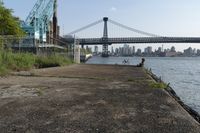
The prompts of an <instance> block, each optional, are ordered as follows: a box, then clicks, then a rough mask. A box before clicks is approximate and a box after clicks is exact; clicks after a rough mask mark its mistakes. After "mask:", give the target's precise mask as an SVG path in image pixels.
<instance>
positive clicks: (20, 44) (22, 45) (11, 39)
mask: <svg viewBox="0 0 200 133" xmlns="http://www.w3.org/2000/svg"><path fill="white" fill-rule="evenodd" d="M54 42H56V45H55V44H50V43H46V42H39V41H38V40H36V39H35V38H33V37H24V36H0V49H9V50H12V51H13V52H31V53H34V54H37V55H53V54H60V55H63V56H67V57H69V58H72V59H73V56H74V50H73V43H71V44H70V43H66V42H64V41H62V40H58V39H54Z"/></svg>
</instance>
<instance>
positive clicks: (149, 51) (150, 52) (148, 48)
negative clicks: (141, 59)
mask: <svg viewBox="0 0 200 133" xmlns="http://www.w3.org/2000/svg"><path fill="white" fill-rule="evenodd" d="M152 52H153V51H152V47H150V46H148V47H147V48H145V49H144V53H145V54H148V55H150V54H152Z"/></svg>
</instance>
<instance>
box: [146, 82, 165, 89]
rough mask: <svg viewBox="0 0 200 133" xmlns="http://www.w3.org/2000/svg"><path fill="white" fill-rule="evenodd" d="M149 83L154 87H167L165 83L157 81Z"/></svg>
mask: <svg viewBox="0 0 200 133" xmlns="http://www.w3.org/2000/svg"><path fill="white" fill-rule="evenodd" d="M149 85H150V87H151V88H153V89H165V88H166V87H167V85H166V84H165V83H157V82H151V83H150V84H149Z"/></svg>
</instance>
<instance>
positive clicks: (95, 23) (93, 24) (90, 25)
mask: <svg viewBox="0 0 200 133" xmlns="http://www.w3.org/2000/svg"><path fill="white" fill-rule="evenodd" d="M101 22H103V21H102V20H98V21H96V22H93V23H91V24H89V25H86V26H84V27H82V28H80V29H77V30H75V31H72V32H70V33H68V34H67V35H73V34H75V33H78V32H81V31H83V30H85V29H88V28H90V27H92V26H95V25H97V24H99V23H101Z"/></svg>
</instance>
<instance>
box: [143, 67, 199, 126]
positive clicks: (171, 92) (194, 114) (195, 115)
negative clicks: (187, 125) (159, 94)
mask: <svg viewBox="0 0 200 133" xmlns="http://www.w3.org/2000/svg"><path fill="white" fill-rule="evenodd" d="M145 70H146V71H147V73H148V74H149V75H150V76H151V77H152V78H153V79H154V80H155V81H156V82H158V83H164V84H166V83H165V82H164V81H162V80H161V79H160V78H158V76H157V75H155V74H154V73H153V72H152V71H151V70H147V69H146V68H145ZM164 90H165V91H166V92H167V93H168V94H169V95H170V96H172V98H174V99H175V101H177V102H178V103H179V104H180V105H181V107H183V108H184V110H186V111H187V112H188V113H189V114H190V115H191V116H192V117H193V118H194V119H195V120H196V121H197V122H198V123H200V114H199V113H198V112H197V111H195V110H194V109H192V108H191V107H190V106H188V105H186V104H185V103H184V102H183V101H182V100H181V98H180V97H179V96H178V95H177V94H176V92H175V91H174V89H173V88H172V87H170V85H169V84H168V85H167V87H166V88H164Z"/></svg>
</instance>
